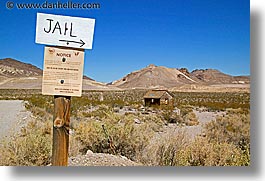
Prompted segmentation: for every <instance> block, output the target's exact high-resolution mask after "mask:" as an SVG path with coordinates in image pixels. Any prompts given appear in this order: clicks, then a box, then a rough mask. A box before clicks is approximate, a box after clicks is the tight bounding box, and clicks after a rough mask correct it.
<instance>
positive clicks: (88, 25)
mask: <svg viewBox="0 0 265 181" xmlns="http://www.w3.org/2000/svg"><path fill="white" fill-rule="evenodd" d="M94 27H95V19H91V18H80V17H71V16H60V15H53V14H44V13H37V24H36V43H40V44H46V45H57V46H64V47H72V48H82V49H92V43H93V35H94Z"/></svg>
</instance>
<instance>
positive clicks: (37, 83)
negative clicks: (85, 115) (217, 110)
mask: <svg viewBox="0 0 265 181" xmlns="http://www.w3.org/2000/svg"><path fill="white" fill-rule="evenodd" d="M42 74H43V71H42V70H41V69H40V68H38V67H36V66H34V65H32V64H29V63H24V62H21V61H18V60H15V59H11V58H5V59H0V88H3V87H4V88H9V87H10V86H11V87H16V86H17V84H19V83H21V82H23V86H25V87H26V88H27V86H28V87H29V88H41V81H42ZM249 83H250V76H232V75H228V74H225V73H223V72H221V71H219V70H217V69H195V70H193V71H191V72H190V71H189V70H188V69H187V68H168V67H165V66H156V65H154V64H150V65H148V66H146V67H144V68H142V69H139V70H135V71H133V72H131V73H129V74H127V75H125V76H124V77H122V78H121V79H119V80H115V81H113V82H111V83H101V82H97V81H96V80H94V79H91V78H90V77H88V76H86V75H84V76H83V89H85V90H91V89H137V88H139V89H177V88H178V87H183V86H184V87H185V86H186V85H193V84H195V85H202V86H208V85H216V84H249ZM23 86H22V85H21V86H20V87H22V88H24V87H23Z"/></svg>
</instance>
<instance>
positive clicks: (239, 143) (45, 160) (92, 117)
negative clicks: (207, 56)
mask: <svg viewBox="0 0 265 181" xmlns="http://www.w3.org/2000/svg"><path fill="white" fill-rule="evenodd" d="M144 93H145V91H140V92H137V91H117V92H114V91H108V92H93V91H88V92H85V95H86V96H83V97H81V98H73V99H72V105H71V115H72V117H71V132H72V134H71V135H70V156H76V155H78V154H84V153H86V151H87V150H92V151H93V152H101V153H111V154H119V155H123V156H126V157H128V158H130V159H131V160H134V161H136V162H141V163H143V164H144V165H150V166H155V165H161V166H162V165H163V166H168V165H170V166H190V165H192V166H226V165H231V166H232V165H241V166H246V165H250V146H249V145H250V133H249V131H250V116H249V94H245V93H242V94H241V93H238V94H236V93H229V94H223V93H213V94H209V93H207V95H206V94H203V93H202V94H200V93H194V94H193V93H175V95H176V96H177V97H175V99H176V103H177V104H178V107H179V108H180V110H181V111H180V113H181V114H180V115H177V114H176V113H174V112H173V110H172V109H165V108H157V109H156V108H153V109H150V110H145V112H147V114H146V113H143V112H142V111H141V105H142V104H143V103H142V101H141V96H142V95H143V94H144ZM102 95H103V97H104V100H100V97H101V96H102ZM19 96H21V97H22V98H23V99H24V100H26V101H27V102H28V103H27V108H28V109H29V110H31V112H32V113H33V115H34V116H35V117H36V120H35V121H33V122H30V123H29V124H28V125H27V127H25V128H23V129H22V130H21V133H19V134H17V135H15V136H14V137H12V139H10V140H8V139H6V140H3V141H1V144H0V165H47V164H49V163H50V157H51V129H52V115H51V114H52V112H53V102H52V96H42V95H38V94H33V95H31V96H26V97H23V94H21V95H19ZM19 96H18V97H19ZM207 96H208V97H207ZM12 98H16V95H12ZM228 100H229V101H228ZM126 106H128V107H129V109H132V110H133V109H134V110H135V111H134V112H133V111H131V112H126V113H124V114H122V113H120V112H121V110H123V108H124V107H126ZM194 106H199V107H200V106H204V107H205V108H206V109H210V110H224V111H226V113H227V114H226V116H224V117H219V118H218V119H217V120H216V121H213V122H211V123H209V124H208V125H206V127H205V137H200V136H199V137H197V138H196V139H195V140H193V141H190V140H189V138H188V137H187V135H188V134H186V133H185V132H175V131H174V132H167V133H165V132H161V131H163V127H165V126H166V125H167V124H174V123H183V124H184V125H186V126H193V125H197V124H198V120H197V118H196V116H195V114H194V113H193V109H194ZM236 106H237V108H238V109H234V107H236ZM91 108H93V109H91ZM152 111H154V112H155V113H150V112H152ZM102 125H104V126H105V128H106V131H107V133H105V132H104V130H103V128H102ZM110 142H111V144H110Z"/></svg>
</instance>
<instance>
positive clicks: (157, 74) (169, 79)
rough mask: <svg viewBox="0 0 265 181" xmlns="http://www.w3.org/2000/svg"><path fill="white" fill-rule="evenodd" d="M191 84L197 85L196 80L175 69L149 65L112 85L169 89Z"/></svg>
mask: <svg viewBox="0 0 265 181" xmlns="http://www.w3.org/2000/svg"><path fill="white" fill-rule="evenodd" d="M190 83H196V80H193V79H191V78H190V77H188V76H187V75H185V74H184V73H182V72H181V71H179V70H177V69H175V68H167V67H162V66H155V65H149V66H147V67H146V68H143V69H141V70H138V71H135V72H132V73H130V74H128V75H126V76H125V77H123V78H122V79H120V80H117V81H114V82H113V83H112V85H115V86H118V87H121V88H168V87H174V86H176V85H180V84H190Z"/></svg>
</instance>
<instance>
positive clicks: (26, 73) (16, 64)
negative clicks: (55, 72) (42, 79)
mask: <svg viewBox="0 0 265 181" xmlns="http://www.w3.org/2000/svg"><path fill="white" fill-rule="evenodd" d="M0 75H1V76H5V77H18V76H19V77H30V76H41V75H42V70H41V69H39V68H38V67H36V66H34V65H31V64H27V63H23V62H20V61H18V60H14V59H11V58H5V59H2V60H0Z"/></svg>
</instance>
